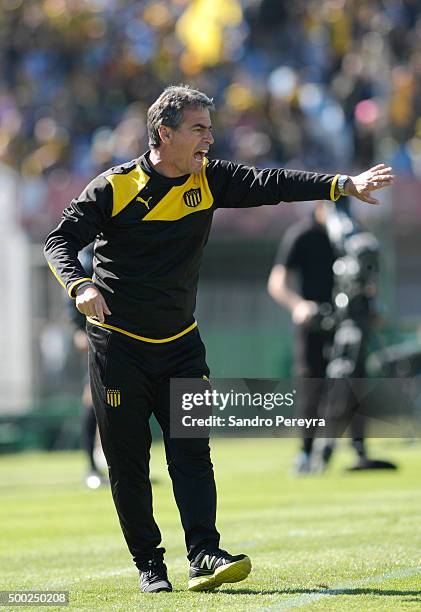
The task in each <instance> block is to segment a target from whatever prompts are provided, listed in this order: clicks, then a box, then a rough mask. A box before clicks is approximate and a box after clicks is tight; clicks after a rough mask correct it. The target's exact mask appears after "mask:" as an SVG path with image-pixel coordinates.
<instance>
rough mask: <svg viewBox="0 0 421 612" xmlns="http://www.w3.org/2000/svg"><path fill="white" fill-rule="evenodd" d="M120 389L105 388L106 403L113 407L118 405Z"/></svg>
mask: <svg viewBox="0 0 421 612" xmlns="http://www.w3.org/2000/svg"><path fill="white" fill-rule="evenodd" d="M120 401H121V398H120V391H119V390H118V389H107V404H108V405H109V406H112V407H113V408H117V406H120Z"/></svg>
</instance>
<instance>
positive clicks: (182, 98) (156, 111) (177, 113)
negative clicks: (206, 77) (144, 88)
mask: <svg viewBox="0 0 421 612" xmlns="http://www.w3.org/2000/svg"><path fill="white" fill-rule="evenodd" d="M186 108H208V109H209V110H210V111H211V110H214V105H213V100H212V99H211V98H208V96H207V95H206V94H204V93H202V92H201V91H197V90H196V89H192V88H191V87H189V86H188V85H171V86H170V87H167V88H166V89H164V91H163V92H162V94H161V95H160V96H159V98H158V99H157V100H155V102H154V103H153V104H152V105H151V106H150V107H149V109H148V119H147V125H148V136H149V146H150V147H151V149H157V148H158V147H159V145H160V144H161V138H160V136H159V132H158V128H159V126H160V125H166V126H168V127H171V128H173V129H177V128H178V126H179V125H180V124H181V123H182V121H183V112H184V109H186Z"/></svg>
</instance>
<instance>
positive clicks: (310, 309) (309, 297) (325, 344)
mask: <svg viewBox="0 0 421 612" xmlns="http://www.w3.org/2000/svg"><path fill="white" fill-rule="evenodd" d="M325 223H326V209H325V207H324V203H323V202H318V203H317V205H316V207H315V209H314V211H313V213H312V216H311V218H310V219H307V218H306V219H304V220H302V221H299V222H297V223H296V224H295V225H293V226H292V227H291V228H289V230H288V232H287V233H286V235H285V238H284V239H283V240H282V241H281V244H280V245H279V249H278V253H277V256H276V260H275V264H274V266H273V268H272V270H271V273H270V276H269V280H268V292H269V295H270V296H271V297H272V298H273V299H274V300H275V301H276V302H277V303H278V304H280V305H282V306H285V307H286V308H288V310H289V311H290V312H291V317H292V320H293V322H294V324H295V329H294V374H295V376H298V377H300V378H303V379H323V378H325V376H326V368H327V365H328V360H329V351H330V348H331V344H332V340H333V329H332V328H330V329H320V328H318V327H314V326H313V325H312V324H311V321H312V319H314V317H315V315H316V314H317V312H318V307H319V306H318V305H321V304H324V305H326V306H329V305H331V304H332V293H333V263H334V261H335V258H336V257H335V252H334V248H333V245H332V244H331V241H330V239H329V236H328V234H327V231H326V225H325ZM322 391H323V390H322V388H321V387H320V388H318V387H317V385H316V384H311V385H309V389H308V393H306V395H305V397H303V398H302V405H301V407H300V409H301V416H303V417H307V418H313V417H317V416H324V415H322V414H321V413H320V407H321V406H320V404H321V402H322V399H323V398H322ZM308 433H309V432H308V431H307V435H306V436H305V437H303V439H302V446H301V452H300V454H299V456H298V458H297V461H296V465H295V470H296V472H297V473H298V474H301V473H308V472H310V471H312V449H313V441H314V439H313V437H312V436H309V435H308ZM310 433H313V432H310Z"/></svg>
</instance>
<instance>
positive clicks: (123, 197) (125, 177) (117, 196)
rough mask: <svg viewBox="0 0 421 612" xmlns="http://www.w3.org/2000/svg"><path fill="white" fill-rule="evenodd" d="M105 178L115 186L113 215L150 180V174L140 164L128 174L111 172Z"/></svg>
mask: <svg viewBox="0 0 421 612" xmlns="http://www.w3.org/2000/svg"><path fill="white" fill-rule="evenodd" d="M105 178H106V179H107V181H108V182H109V183H111V186H112V188H113V212H112V215H111V216H112V217H115V216H116V215H118V213H120V212H121V211H122V210H123V209H124V208H125V207H126V206H127V204H129V203H130V202H131V201H132V200H133V198H135V197H136V196H137V194H138V193H139V191H141V190H142V189H143V188H144V187H145V185H146V183H147V182H148V181H149V176H148V175H147V174H146V173H145V172H143V170H142V168H141V167H140V166H139V165H137V166H136V167H135V168H133V170H132V171H131V172H129V173H128V174H111V175H110V176H106V177H105Z"/></svg>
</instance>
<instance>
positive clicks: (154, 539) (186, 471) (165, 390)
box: [87, 323, 219, 567]
mask: <svg viewBox="0 0 421 612" xmlns="http://www.w3.org/2000/svg"><path fill="white" fill-rule="evenodd" d="M87 331H88V338H89V372H90V381H91V389H92V398H93V402H94V407H95V413H96V417H97V421H98V426H99V432H100V436H101V442H102V447H103V449H104V453H105V457H106V459H107V463H108V468H109V474H110V482H111V490H112V495H113V499H114V503H115V507H116V509H117V513H118V517H119V520H120V525H121V528H122V530H123V534H124V537H125V539H126V542H127V545H128V547H129V550H130V552H131V553H132V555H133V559H134V562H135V563H136V565H137V566H138V567H139V566H141V565H142V563H143V562H144V561H145V560H147V559H149V558H150V557H151V553H152V551H153V550H154V548H156V547H157V546H158V545H159V544H160V542H161V533H160V531H159V528H158V525H157V524H156V522H155V520H154V518H153V513H152V489H151V484H150V480H149V458H150V453H149V452H150V446H151V431H150V427H149V419H150V417H151V415H152V413H153V414H154V415H155V417H156V419H157V421H158V422H159V424H160V426H161V429H162V432H163V436H164V443H165V452H166V458H167V464H168V471H169V474H170V476H171V480H172V484H173V490H174V496H175V500H176V502H177V506H178V509H179V512H180V517H181V522H182V525H183V528H184V532H185V541H186V546H187V551H188V557H189V559H192V558H194V556H195V554H196V553H197V552H198V551H199V550H200V549H201V548H202V547H204V546H207V545H215V546H217V545H218V544H219V534H218V532H217V530H216V527H215V520H216V487H215V480H214V475H213V467H212V463H211V460H210V448H209V440H208V439H207V438H205V439H172V438H170V398H169V390H170V378H196V377H197V378H201V377H202V376H204V375H205V376H208V375H209V368H208V366H207V365H206V354H205V347H204V345H203V342H202V340H201V338H200V335H199V332H198V330H197V329H194V330H193V331H191V332H189V333H188V334H186V335H185V336H182V337H181V338H178V339H177V340H173V341H172V342H167V343H163V344H151V343H145V342H142V341H139V340H135V339H132V338H130V337H128V336H125V335H123V334H120V333H118V332H114V331H110V330H107V329H104V328H101V327H99V326H96V325H92V324H90V323H88V325H87Z"/></svg>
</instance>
